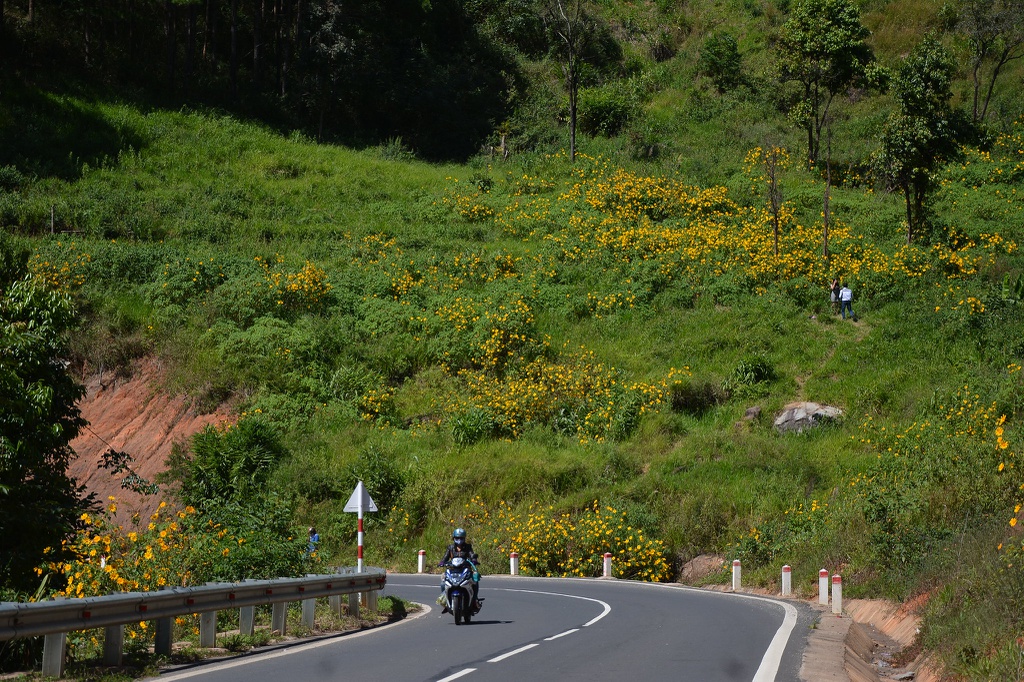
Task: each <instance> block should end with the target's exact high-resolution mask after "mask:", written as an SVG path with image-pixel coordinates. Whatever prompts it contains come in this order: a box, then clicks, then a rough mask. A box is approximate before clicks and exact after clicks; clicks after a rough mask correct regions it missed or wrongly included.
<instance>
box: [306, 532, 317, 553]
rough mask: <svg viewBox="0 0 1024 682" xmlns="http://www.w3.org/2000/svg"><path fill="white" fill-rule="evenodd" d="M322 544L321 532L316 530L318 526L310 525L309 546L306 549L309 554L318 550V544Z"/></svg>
mask: <svg viewBox="0 0 1024 682" xmlns="http://www.w3.org/2000/svg"><path fill="white" fill-rule="evenodd" d="M319 544H320V534H319V533H317V532H316V528H314V527H313V526H310V527H309V547H308V548H307V550H306V553H307V554H312V553H313V552H315V551H316V546H317V545H319Z"/></svg>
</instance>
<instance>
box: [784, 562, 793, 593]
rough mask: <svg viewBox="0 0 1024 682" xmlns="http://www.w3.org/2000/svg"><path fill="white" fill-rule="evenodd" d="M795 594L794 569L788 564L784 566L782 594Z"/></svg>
mask: <svg viewBox="0 0 1024 682" xmlns="http://www.w3.org/2000/svg"><path fill="white" fill-rule="evenodd" d="M791 594H793V569H792V568H790V567H789V564H786V565H785V566H783V567H782V596H783V597H786V596H788V595H791Z"/></svg>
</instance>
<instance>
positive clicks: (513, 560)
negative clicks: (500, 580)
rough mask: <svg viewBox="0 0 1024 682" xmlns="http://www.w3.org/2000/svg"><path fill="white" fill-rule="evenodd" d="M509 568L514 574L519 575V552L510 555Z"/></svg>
mask: <svg viewBox="0 0 1024 682" xmlns="http://www.w3.org/2000/svg"><path fill="white" fill-rule="evenodd" d="M508 570H509V573H511V574H512V575H519V552H512V553H511V554H509V555H508Z"/></svg>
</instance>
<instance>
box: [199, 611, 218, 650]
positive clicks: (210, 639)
mask: <svg viewBox="0 0 1024 682" xmlns="http://www.w3.org/2000/svg"><path fill="white" fill-rule="evenodd" d="M199 646H201V647H203V648H205V649H212V648H213V647H215V646H217V612H216V611H206V612H204V613H200V614H199Z"/></svg>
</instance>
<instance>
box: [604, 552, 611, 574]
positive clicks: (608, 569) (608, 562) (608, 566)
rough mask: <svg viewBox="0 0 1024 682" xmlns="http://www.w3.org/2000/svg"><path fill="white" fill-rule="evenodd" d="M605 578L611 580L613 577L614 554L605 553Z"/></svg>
mask: <svg viewBox="0 0 1024 682" xmlns="http://www.w3.org/2000/svg"><path fill="white" fill-rule="evenodd" d="M604 577H605V578H611V577H612V553H611V552H605V553H604Z"/></svg>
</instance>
